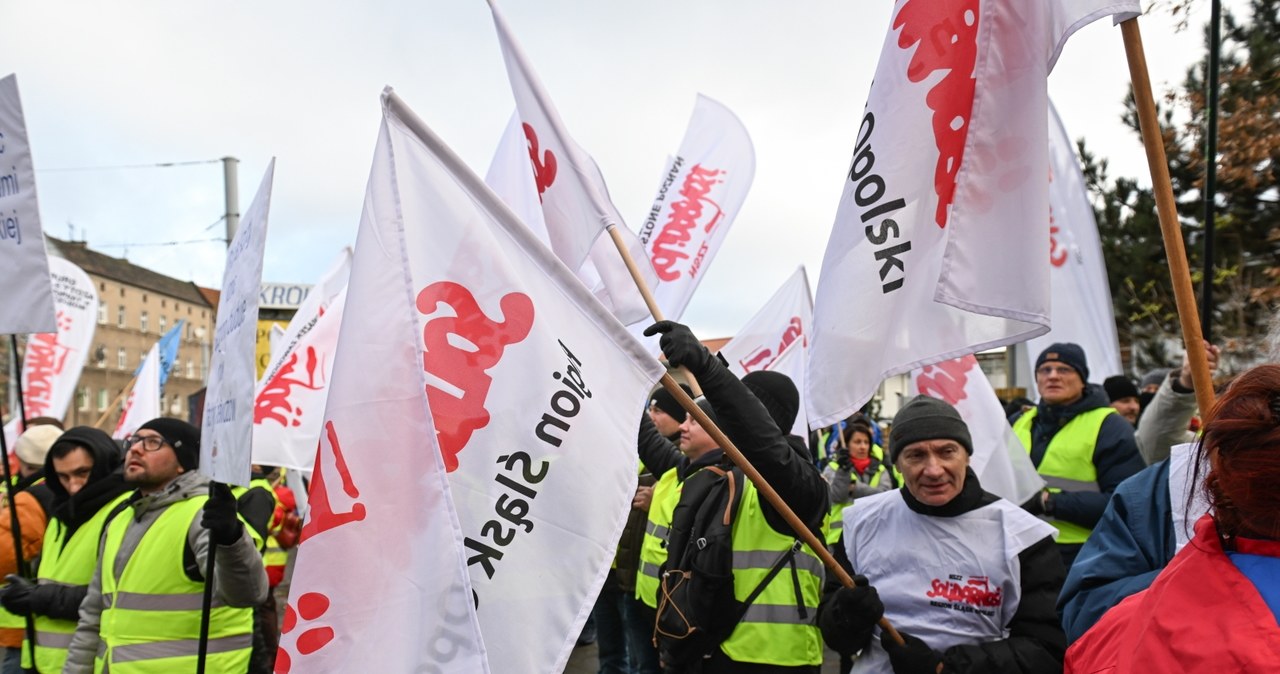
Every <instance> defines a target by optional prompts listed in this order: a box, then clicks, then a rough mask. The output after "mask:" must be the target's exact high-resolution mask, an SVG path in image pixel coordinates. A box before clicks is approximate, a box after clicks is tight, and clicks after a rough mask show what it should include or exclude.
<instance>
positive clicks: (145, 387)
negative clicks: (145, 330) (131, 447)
mask: <svg viewBox="0 0 1280 674" xmlns="http://www.w3.org/2000/svg"><path fill="white" fill-rule="evenodd" d="M160 369H161V366H160V344H159V343H156V344H155V345H153V346H152V347H151V350H150V351H148V352H147V357H146V358H144V359H143V361H142V368H141V369H140V370H139V371H138V376H137V378H136V379H135V380H134V382H133V390H132V391H130V392H129V397H128V398H127V399H126V400H125V403H124V411H123V412H121V413H120V420H119V421H117V422H116V430H115V432H114V433H112V434H111V437H113V438H115V439H117V440H120V439H123V438H126V437H128V436H129V435H130V434H131V433H133V432H134V431H136V430H138V427H139V426H141V425H142V424H145V423H147V422H148V421H151V420H152V419H155V418H156V417H159V416H161V414H162V413H163V411H164V406H163V405H162V403H161V402H160Z"/></svg>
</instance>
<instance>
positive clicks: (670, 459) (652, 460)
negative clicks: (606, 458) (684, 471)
mask: <svg viewBox="0 0 1280 674" xmlns="http://www.w3.org/2000/svg"><path fill="white" fill-rule="evenodd" d="M636 452H637V453H638V454H639V455H640V463H643V464H644V467H645V470H647V471H649V472H650V473H653V476H654V477H661V476H662V475H664V474H666V472H667V471H669V470H671V469H672V468H675V467H676V466H678V465H680V459H681V458H682V457H684V455H683V454H681V453H680V450H679V449H677V448H676V446H675V445H673V444H671V441H670V440H668V439H666V438H665V437H663V435H662V434H661V433H659V432H658V427H657V426H654V425H653V420H652V419H650V418H649V413H648V412H641V413H640V435H639V437H638V439H637V444H636Z"/></svg>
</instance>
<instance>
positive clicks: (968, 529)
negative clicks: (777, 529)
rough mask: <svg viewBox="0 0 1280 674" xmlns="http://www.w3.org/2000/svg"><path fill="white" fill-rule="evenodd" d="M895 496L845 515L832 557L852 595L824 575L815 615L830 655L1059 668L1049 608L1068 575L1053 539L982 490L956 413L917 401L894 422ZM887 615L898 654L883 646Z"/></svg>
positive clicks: (917, 663) (951, 668)
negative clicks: (898, 482)
mask: <svg viewBox="0 0 1280 674" xmlns="http://www.w3.org/2000/svg"><path fill="white" fill-rule="evenodd" d="M889 449H890V455H891V456H892V457H893V461H894V465H895V466H896V467H897V468H898V470H899V471H901V473H902V476H903V481H904V483H905V484H904V486H903V487H902V488H901V489H898V490H896V491H889V492H883V493H880V494H875V495H872V496H867V497H865V498H862V499H859V500H858V503H857V506H856V507H854V508H848V509H846V510H845V511H844V513H843V517H844V526H843V534H842V536H841V539H840V541H839V542H838V543H837V544H836V546H835V549H834V550H833V552H834V554H835V556H836V559H837V560H838V561H839V562H840V563H841V565H843V566H844V567H845V569H846V570H847V571H849V573H850V574H853V573H854V569H856V570H857V571H858V572H859V573H861V574H864V575H860V576H854V581H855V586H854V587H853V588H846V587H844V586H842V585H841V584H840V583H839V582H838V581H836V580H834V578H833V577H832V576H831V575H830V574H829V575H828V577H829V578H830V580H828V582H827V585H826V588H825V591H824V597H823V600H822V604H821V606H819V608H818V627H819V628H820V629H821V630H822V636H823V639H824V640H825V641H826V643H827V645H828V646H829V647H831V648H832V649H833V650H835V651H837V652H839V653H840V654H842V655H849V656H852V655H853V654H855V653H859V652H861V654H860V655H859V657H858V660H857V671H860V672H889V671H893V672H930V673H932V672H939V671H945V672H956V673H961V674H969V673H973V674H977V673H979V672H982V673H994V674H1005V673H1008V674H1014V673H1017V674H1024V673H1026V674H1029V673H1031V672H1052V671H1061V670H1062V658H1063V654H1064V652H1065V651H1066V636H1065V635H1064V634H1063V631H1062V625H1061V624H1060V622H1059V620H1058V614H1057V611H1056V609H1055V604H1056V603H1057V598H1058V591H1059V590H1060V589H1061V588H1062V581H1063V577H1064V576H1065V574H1066V572H1065V570H1064V569H1063V567H1062V561H1061V558H1060V557H1059V555H1058V552H1057V550H1056V549H1055V546H1054V542H1053V536H1054V533H1055V532H1054V529H1053V527H1051V526H1049V525H1048V524H1046V523H1044V522H1041V521H1039V520H1037V519H1036V518H1035V517H1032V516H1031V515H1029V514H1027V513H1026V512H1025V511H1023V510H1022V509H1020V508H1019V507H1018V506H1017V505H1014V504H1012V503H1009V502H1008V501H1005V500H1004V499H1002V498H999V497H998V496H995V495H993V494H989V493H987V492H985V491H983V489H982V486H981V485H980V484H979V483H978V476H977V475H975V474H974V472H973V470H972V469H970V467H969V459H970V457H971V456H972V455H973V439H972V438H971V437H970V434H969V427H968V425H967V424H965V422H964V420H963V419H962V418H961V417H960V414H959V412H957V411H956V409H955V408H954V407H952V406H951V405H949V404H947V403H946V402H944V401H942V400H938V399H936V398H930V397H927V396H919V397H916V398H914V399H913V400H911V401H910V402H908V403H907V404H906V405H904V406H903V407H902V409H901V410H899V411H898V414H897V415H896V416H895V417H894V419H893V430H892V431H891V432H890V435H889ZM882 617H886V618H888V619H889V622H890V623H891V624H893V626H894V627H895V628H897V630H898V631H899V633H900V634H901V635H902V637H903V640H904V641H905V642H906V643H905V645H902V646H899V645H897V644H896V642H894V641H893V640H892V639H889V638H888V637H883V638H882V636H881V634H880V631H879V628H878V627H877V626H876V623H877V621H879V620H880V618H882Z"/></svg>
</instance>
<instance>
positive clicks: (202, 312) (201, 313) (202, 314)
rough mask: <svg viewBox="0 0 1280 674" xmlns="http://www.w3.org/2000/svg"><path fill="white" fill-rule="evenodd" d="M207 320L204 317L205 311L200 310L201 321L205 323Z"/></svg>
mask: <svg viewBox="0 0 1280 674" xmlns="http://www.w3.org/2000/svg"><path fill="white" fill-rule="evenodd" d="M205 318H206V316H205V315H204V309H201V310H200V320H202V321H203V320H204V319H205Z"/></svg>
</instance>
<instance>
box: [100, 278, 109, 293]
mask: <svg viewBox="0 0 1280 674" xmlns="http://www.w3.org/2000/svg"><path fill="white" fill-rule="evenodd" d="M98 292H102V293H105V292H107V284H106V283H104V282H101V281H99V282H98Z"/></svg>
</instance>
